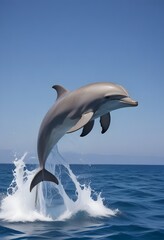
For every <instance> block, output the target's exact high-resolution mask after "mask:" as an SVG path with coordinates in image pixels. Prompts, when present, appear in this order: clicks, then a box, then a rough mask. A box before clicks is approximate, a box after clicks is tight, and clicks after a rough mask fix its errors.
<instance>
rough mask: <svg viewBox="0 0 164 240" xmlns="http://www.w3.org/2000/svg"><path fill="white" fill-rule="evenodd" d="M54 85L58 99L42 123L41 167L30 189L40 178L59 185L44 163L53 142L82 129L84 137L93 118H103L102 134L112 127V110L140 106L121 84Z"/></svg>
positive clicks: (40, 131) (40, 141)
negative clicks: (77, 87)
mask: <svg viewBox="0 0 164 240" xmlns="http://www.w3.org/2000/svg"><path fill="white" fill-rule="evenodd" d="M52 88H53V89H55V90H56V92H57V99H56V102H55V104H54V105H53V106H52V107H51V108H50V110H49V111H48V112H47V114H46V115H45V117H44V119H43V121H42V123H41V126H40V130H39V134H38V141H37V152H38V159H39V163H40V170H39V171H38V172H37V173H36V175H35V176H34V178H33V180H32V182H31V185H30V191H31V190H32V189H33V187H35V186H36V185H37V184H38V183H40V182H41V181H51V182H54V183H56V184H59V182H58V179H57V178H56V177H55V176H54V175H53V174H52V173H50V172H49V171H47V170H46V169H45V163H46V160H47V158H48V156H49V154H50V152H51V150H52V148H53V147H54V145H56V144H57V142H58V141H59V140H60V139H61V138H62V137H63V136H64V135H65V134H66V133H72V132H75V131H77V130H79V129H81V128H83V130H82V133H81V135H80V136H81V137H84V136H86V135H87V134H88V133H89V132H90V131H91V130H92V128H93V126H94V120H95V119H96V118H98V117H100V124H101V127H102V131H101V133H102V134H103V133H105V132H106V131H107V130H108V128H109V126H110V122H111V116H110V112H111V111H113V110H115V109H119V108H124V107H134V106H137V105H138V102H137V101H134V100H132V99H131V98H130V97H129V94H128V92H127V91H126V90H125V89H124V88H123V87H122V86H120V85H117V84H114V83H109V82H98V83H92V84H89V85H86V86H83V87H81V88H79V89H77V90H75V91H72V92H71V91H68V90H66V89H65V88H64V87H62V86H60V85H54V86H53V87H52Z"/></svg>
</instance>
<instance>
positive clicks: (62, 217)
mask: <svg viewBox="0 0 164 240" xmlns="http://www.w3.org/2000/svg"><path fill="white" fill-rule="evenodd" d="M54 155H56V153H55V154H54ZM54 155H53V156H52V159H51V160H50V161H49V162H50V164H47V166H48V168H49V170H50V171H51V172H55V174H56V175H57V177H58V178H59V181H60V184H59V186H55V185H54V184H52V183H41V184H39V186H38V188H35V189H33V191H32V192H31V193H30V192H29V185H30V182H31V179H32V177H33V176H34V174H35V172H36V169H35V168H36V166H35V165H26V161H25V155H24V156H22V158H20V159H15V160H14V162H13V163H12V164H0V239H60V240H62V239H111V240H130V239H135V240H138V239H139V240H157V239H158V240H163V239H164V166H143V165H142V166H141V165H140V166H139V165H136V166H135V165H71V166H69V165H67V164H66V163H65V161H64V160H63V159H62V160H61V159H60V160H59V161H58V162H57V164H56V165H55V164H54V161H53V160H54V159H53V158H54V157H56V156H54ZM59 163H60V164H59Z"/></svg>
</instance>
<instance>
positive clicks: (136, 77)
mask: <svg viewBox="0 0 164 240" xmlns="http://www.w3.org/2000/svg"><path fill="white" fill-rule="evenodd" d="M99 81H100V82H101V81H109V82H116V83H119V84H121V85H123V86H124V87H125V88H126V89H127V90H128V91H129V93H130V95H131V97H132V98H134V99H136V100H138V102H139V106H138V107H137V108H127V109H121V110H117V111H114V112H112V114H111V115H112V123H111V127H110V129H109V131H108V132H107V133H106V134H105V135H101V133H100V126H99V124H98V123H97V124H96V126H95V129H94V130H92V132H91V133H90V135H88V136H86V137H85V138H83V139H81V138H80V137H79V135H80V132H78V133H75V134H70V135H67V136H65V137H64V138H63V139H62V140H61V142H60V144H59V147H60V148H61V151H73V152H80V153H85V154H87V153H100V154H103V153H104V154H119V155H132V156H162V157H164V1H163V0H136V1H135V0H124V1H123V0H64V1H63V0H58V1H56V0H0V149H12V150H13V151H18V152H19V151H22V152H24V151H26V150H27V151H32V152H33V151H34V152H35V151H36V140H37V134H38V129H39V126H40V123H41V120H42V118H43V116H44V115H45V113H46V112H47V110H48V109H49V107H50V106H51V105H52V104H53V103H54V101H55V98H56V93H55V92H54V90H53V89H51V86H52V85H54V84H61V85H63V86H64V87H65V88H68V89H69V90H74V89H76V88H78V87H80V86H82V85H85V84H88V83H91V82H99Z"/></svg>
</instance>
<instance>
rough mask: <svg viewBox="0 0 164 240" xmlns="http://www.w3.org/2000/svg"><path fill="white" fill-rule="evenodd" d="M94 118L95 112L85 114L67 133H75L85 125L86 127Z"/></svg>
mask: <svg viewBox="0 0 164 240" xmlns="http://www.w3.org/2000/svg"><path fill="white" fill-rule="evenodd" d="M92 116H93V112H89V113H85V114H83V115H82V117H81V118H80V120H79V121H78V122H77V123H76V125H75V126H73V127H72V128H71V129H70V130H68V131H67V133H71V132H75V131H77V130H79V129H80V128H82V127H84V125H86V124H87V123H88V122H89V121H90V120H91V118H92Z"/></svg>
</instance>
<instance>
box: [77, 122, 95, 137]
mask: <svg viewBox="0 0 164 240" xmlns="http://www.w3.org/2000/svg"><path fill="white" fill-rule="evenodd" d="M93 126H94V120H91V121H89V122H88V123H87V124H86V125H85V126H84V128H83V131H82V133H81V135H80V137H84V136H86V135H87V134H88V133H90V131H91V130H92V128H93Z"/></svg>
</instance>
